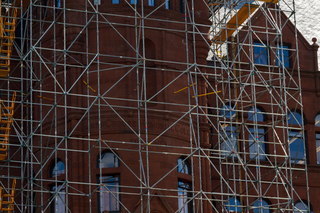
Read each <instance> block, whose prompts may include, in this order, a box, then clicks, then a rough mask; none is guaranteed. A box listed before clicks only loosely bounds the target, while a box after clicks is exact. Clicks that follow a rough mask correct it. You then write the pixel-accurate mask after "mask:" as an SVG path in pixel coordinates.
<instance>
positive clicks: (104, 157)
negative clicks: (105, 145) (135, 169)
mask: <svg viewBox="0 0 320 213" xmlns="http://www.w3.org/2000/svg"><path fill="white" fill-rule="evenodd" d="M99 157H100V156H99ZM112 167H119V159H118V157H117V156H115V155H114V154H113V153H112V152H104V153H102V154H101V157H100V158H99V159H98V168H112Z"/></svg>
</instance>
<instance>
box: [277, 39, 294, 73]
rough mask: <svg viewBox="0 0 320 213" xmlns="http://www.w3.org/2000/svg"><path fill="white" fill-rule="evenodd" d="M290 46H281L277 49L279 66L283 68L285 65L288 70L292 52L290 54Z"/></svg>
mask: <svg viewBox="0 0 320 213" xmlns="http://www.w3.org/2000/svg"><path fill="white" fill-rule="evenodd" d="M289 49H290V48H289V46H285V45H284V46H280V47H279V48H278V49H277V66H282V64H283V63H284V66H285V67H287V68H290V67H291V66H290V60H289V58H290V52H289Z"/></svg>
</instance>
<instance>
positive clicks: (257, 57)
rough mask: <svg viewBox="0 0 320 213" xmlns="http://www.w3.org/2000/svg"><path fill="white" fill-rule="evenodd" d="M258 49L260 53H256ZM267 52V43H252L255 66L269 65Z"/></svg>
mask: <svg viewBox="0 0 320 213" xmlns="http://www.w3.org/2000/svg"><path fill="white" fill-rule="evenodd" d="M258 49H262V51H259V52H257V50H258ZM269 52H270V51H269V48H268V42H264V41H263V43H261V42H260V41H254V42H253V56H254V63H255V64H256V65H269V64H270V53H269ZM262 56H264V57H262ZM264 61H265V62H264Z"/></svg>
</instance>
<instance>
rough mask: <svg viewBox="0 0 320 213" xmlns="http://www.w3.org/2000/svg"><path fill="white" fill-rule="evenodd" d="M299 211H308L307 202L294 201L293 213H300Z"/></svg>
mask: <svg viewBox="0 0 320 213" xmlns="http://www.w3.org/2000/svg"><path fill="white" fill-rule="evenodd" d="M301 212H306V213H307V212H308V213H309V212H310V209H309V208H308V204H306V203H305V202H300V201H299V202H296V204H294V211H293V213H301Z"/></svg>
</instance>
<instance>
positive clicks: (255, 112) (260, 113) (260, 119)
mask: <svg viewBox="0 0 320 213" xmlns="http://www.w3.org/2000/svg"><path fill="white" fill-rule="evenodd" d="M247 115H248V121H250V122H255V123H257V124H263V123H265V122H266V115H265V111H264V110H263V109H261V108H260V107H256V109H254V107H250V108H249V110H248V113H247ZM255 123H252V126H251V125H250V124H248V127H249V128H248V141H249V150H248V151H249V153H250V154H249V157H250V159H253V158H255V157H256V156H257V154H256V153H258V154H259V153H260V152H261V151H260V150H261V149H263V152H264V153H262V154H263V155H259V159H260V160H264V161H265V160H267V157H266V156H265V154H267V153H268V144H267V143H266V142H267V141H268V135H267V134H266V128H264V127H257V128H255V126H254V124H255ZM255 135H257V136H258V138H257V136H255ZM256 138H257V139H258V141H259V142H260V143H259V144H260V148H261V149H260V148H259V147H258V146H257V144H256V143H255V142H254V141H255V140H256ZM261 138H262V140H261ZM252 150H253V152H252ZM256 151H258V152H256Z"/></svg>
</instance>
